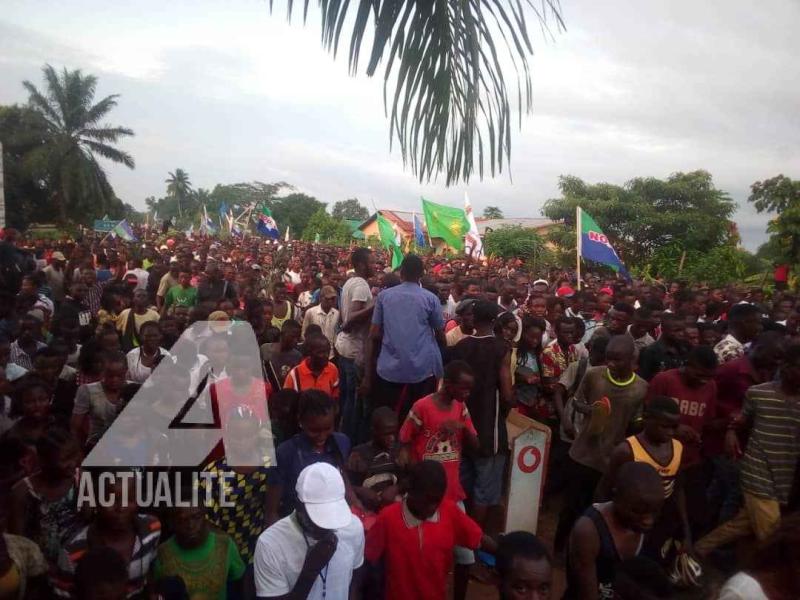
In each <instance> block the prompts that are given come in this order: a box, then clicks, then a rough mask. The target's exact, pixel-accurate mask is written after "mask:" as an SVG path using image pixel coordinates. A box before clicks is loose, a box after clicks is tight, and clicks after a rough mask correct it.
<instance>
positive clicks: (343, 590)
mask: <svg viewBox="0 0 800 600" xmlns="http://www.w3.org/2000/svg"><path fill="white" fill-rule="evenodd" d="M295 489H296V490H297V500H298V505H297V509H296V510H295V512H293V513H292V514H291V515H289V516H288V517H285V518H283V519H281V520H280V521H277V522H276V523H275V524H274V525H272V526H271V527H269V528H268V529H267V530H265V531H264V532H263V533H262V534H261V535H260V536H259V538H258V542H257V544H256V549H255V553H254V556H253V568H254V578H255V584H256V597H257V598H286V597H290V598H308V599H309V600H323V599H325V600H347V598H349V597H350V588H351V587H353V589H357V588H358V586H359V579H360V577H359V569H360V567H361V566H362V565H363V564H364V528H363V526H362V525H361V521H359V519H358V517H356V516H355V515H354V514H353V513H352V512H350V507H349V506H348V505H347V501H346V500H345V499H344V496H345V489H344V480H343V479H342V475H341V474H340V473H339V471H338V470H337V469H336V467H334V466H332V465H330V464H328V463H325V462H318V463H314V464H312V465H309V466H308V467H306V468H305V469H303V470H302V471H301V472H300V476H299V477H298V478H297V486H296V488H295Z"/></svg>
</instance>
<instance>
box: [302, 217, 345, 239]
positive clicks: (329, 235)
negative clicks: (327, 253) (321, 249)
mask: <svg viewBox="0 0 800 600" xmlns="http://www.w3.org/2000/svg"><path fill="white" fill-rule="evenodd" d="M318 234H319V240H320V241H321V242H322V243H325V244H335V245H339V246H346V245H347V244H349V243H350V238H351V234H350V228H349V227H348V226H347V223H345V222H344V221H343V220H342V219H337V218H334V217H332V216H331V215H329V214H328V213H327V211H326V210H325V209H324V208H320V209H319V210H317V212H315V213H314V214H313V215H311V218H310V219H309V220H308V224H307V225H306V227H305V229H303V235H302V239H303V240H305V241H306V242H313V241H314V240H315V239H316V237H317V235H318Z"/></svg>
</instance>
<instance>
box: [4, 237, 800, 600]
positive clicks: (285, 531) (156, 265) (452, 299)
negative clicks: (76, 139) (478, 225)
mask: <svg viewBox="0 0 800 600" xmlns="http://www.w3.org/2000/svg"><path fill="white" fill-rule="evenodd" d="M3 233H4V237H3V240H2V242H0V263H2V264H0V402H2V404H0V490H1V491H0V511H1V513H2V518H0V524H2V526H3V529H2V531H3V533H2V535H0V598H49V597H63V598H80V599H89V598H91V599H104V600H105V599H118V598H155V597H159V598H165V599H172V598H175V599H184V598H192V599H195V598H232V599H236V598H286V599H299V598H313V599H322V600H328V599H329V600H343V599H345V598H366V599H368V600H371V599H381V598H386V599H387V600H395V599H402V600H411V599H415V598H419V599H421V600H429V599H430V600H436V599H442V598H445V597H453V598H455V599H456V600H464V599H465V598H466V597H467V596H468V595H470V594H474V593H481V594H483V595H482V596H480V597H487V598H489V597H499V598H501V599H503V600H510V599H520V600H521V599H532V598H537V599H545V598H561V597H563V598H570V599H572V598H576V599H585V600H590V599H611V598H630V599H634V598H635V599H640V598H720V599H722V600H733V599H742V600H743V599H748V600H757V599H769V600H784V599H785V600H789V599H796V598H800V516H799V515H798V511H797V509H798V505H799V504H800V502H799V500H800V483H799V481H800V475H799V474H800V463H799V462H798V458H799V457H800V331H799V330H798V326H799V325H800V297H797V296H795V295H793V294H792V293H790V292H788V291H787V290H785V289H775V290H771V291H770V292H769V294H767V293H765V291H764V290H762V289H760V288H746V287H744V286H742V285H730V286H727V287H724V288H709V287H707V286H704V285H701V284H690V283H686V282H658V281H655V282H642V281H633V282H626V281H623V280H621V279H618V278H616V277H615V276H613V274H611V276H602V275H596V274H584V278H583V280H582V281H576V280H575V274H574V273H570V272H563V271H559V270H549V271H547V272H532V271H530V270H529V269H528V268H527V267H526V266H525V265H524V264H523V263H522V261H520V260H501V259H494V258H492V259H488V260H485V261H477V260H471V259H468V258H463V257H446V256H417V255H415V254H408V255H406V256H405V258H404V260H403V262H402V264H401V265H400V267H399V268H398V269H397V270H396V271H392V270H391V268H389V265H388V260H389V257H387V256H386V255H385V253H383V252H382V251H380V250H371V249H370V248H368V247H354V248H339V247H330V246H325V245H320V244H308V243H303V242H296V241H293V242H283V243H279V242H276V241H272V240H265V239H262V238H247V239H245V240H241V239H227V240H219V239H214V238H206V237H199V238H196V239H189V238H186V237H184V236H182V235H177V236H171V237H169V236H166V235H163V234H159V233H157V232H140V237H141V239H140V240H138V241H136V242H124V241H122V240H120V239H119V238H117V239H108V238H103V239H100V238H99V237H91V236H90V237H86V238H84V239H79V240H48V241H43V240H36V241H31V240H25V239H24V238H22V237H21V236H20V235H19V234H18V233H17V232H16V231H14V230H10V229H7V230H5V232H3ZM242 340H244V341H245V342H247V343H244V344H243V343H242ZM250 340H255V341H254V342H253V343H249V342H250ZM181 345H182V350H181V351H178V346H181ZM243 347H244V348H252V349H253V352H247V353H245V352H243V351H242V350H241V349H242V348H243ZM187 349H188V352H187V351H186V350H187ZM253 354H255V356H253ZM254 364H255V367H254V366H253V365H254ZM148 390H150V392H151V394H150V396H148V398H150V400H148V402H151V403H152V404H151V406H148V407H147V408H148V410H152V411H155V412H156V413H159V414H161V416H162V417H163V419H166V421H167V422H172V423H173V424H174V423H178V422H179V421H180V419H181V418H182V417H181V416H176V412H180V413H181V415H183V416H185V414H186V410H188V409H189V408H190V405H192V406H193V405H194V404H193V403H198V406H206V405H207V406H208V407H210V410H212V414H213V415H214V418H215V421H214V426H215V427H218V428H222V429H224V431H225V437H224V440H225V443H224V444H222V443H217V444H216V445H212V446H213V449H212V450H211V451H210V452H209V454H208V456H206V457H205V459H204V460H202V461H200V462H198V463H197V464H193V465H192V466H191V467H189V468H187V467H186V466H185V465H179V466H175V467H174V466H172V465H173V463H174V464H177V462H175V461H174V458H175V456H177V455H178V454H179V453H180V452H179V451H180V450H185V448H184V449H181V448H178V447H177V445H176V443H175V442H174V440H173V441H170V440H168V439H166V438H167V437H168V436H166V437H165V436H163V435H161V434H160V433H159V432H155V431H151V428H150V427H149V426H147V425H146V424H145V421H137V420H136V418H137V417H134V416H130V418H125V419H124V418H123V417H122V416H121V415H122V414H123V413H124V414H125V415H132V414H133V412H134V411H132V410H130V409H131V408H132V403H134V402H135V399H136V398H137V397H139V398H141V397H142V396H141V394H143V393H144V392H146V391H148ZM187 403H188V404H187ZM139 405H141V402H139ZM184 405H186V410H182V411H177V410H176V409H179V408H182V407H184ZM126 408H127V409H128V410H126ZM512 410H513V411H517V412H518V413H520V415H522V416H524V417H527V418H530V419H534V420H536V421H538V422H539V423H542V424H544V425H546V426H547V427H549V428H550V431H551V441H550V447H549V452H547V454H546V455H547V464H546V465H544V467H545V468H546V480H545V487H544V494H543V499H542V504H543V511H542V513H541V514H543V515H545V516H544V517H542V519H548V518H549V519H550V520H551V521H552V523H551V524H552V527H547V526H544V527H542V526H541V525H542V524H541V523H540V529H541V530H542V531H545V532H546V534H545V535H542V536H540V537H537V536H536V535H534V534H533V533H530V532H524V531H505V532H504V531H503V529H504V524H503V519H504V517H503V515H504V506H505V503H506V500H507V497H508V493H509V490H508V472H509V468H510V464H509V463H510V461H509V433H508V428H507V426H506V417H507V416H508V414H509V412H510V411H512ZM159 411H160V412H159ZM123 421H124V423H123ZM112 424H116V425H117V426H116V427H114V434H115V436H116V438H115V439H116V440H117V441H118V443H117V444H116V445H115V446H114V452H115V453H116V454H115V455H114V457H113V461H112V462H113V464H109V465H108V466H107V467H93V468H91V469H90V468H87V467H85V466H82V462H83V459H84V457H85V456H87V454H88V453H90V452H92V450H93V449H96V448H100V446H101V445H102V442H101V440H103V438H104V436H108V435H110V431H109V430H110V428H111V427H112ZM137 424H138V425H137ZM194 426H195V427H197V428H202V427H203V425H200V424H197V423H195V424H194ZM186 439H188V438H186ZM259 441H260V442H264V441H266V444H261V443H257V442H259ZM171 461H173V462H171ZM187 470H188V471H192V472H203V473H206V474H208V473H212V474H219V475H221V476H222V475H224V476H225V477H226V479H224V481H225V485H224V486H221V487H220V488H219V490H218V492H217V493H216V495H215V494H210V495H208V496H206V501H204V502H200V503H191V502H190V503H188V504H180V505H175V506H170V507H163V506H147V505H140V504H139V503H137V501H136V500H135V498H137V494H135V493H133V491H132V489H133V488H132V487H131V486H133V485H134V482H135V481H137V480H138V479H137V478H141V477H142V475H143V473H145V472H147V471H160V472H169V473H170V474H172V473H178V472H186V471H187ZM131 471H132V472H133V473H134V476H133V477H122V476H121V474H122V473H129V472H131ZM86 473H88V474H89V475H90V479H91V481H93V482H95V483H97V482H98V481H99V480H101V479H103V478H104V476H106V475H109V476H110V477H108V478H106V483H108V485H110V486H111V489H112V490H114V491H116V492H117V493H115V494H114V495H113V498H114V501H113V502H111V503H105V504H98V505H96V506H86V505H81V503H80V502H79V496H80V494H81V490H80V486H81V484H82V482H83V481H84V479H83V475H84V474H86ZM175 481H177V478H176V479H175ZM194 481H195V483H196V481H197V480H196V479H195V480H194ZM109 482H110V483H109ZM184 483H185V480H184V479H181V483H180V485H183V484H184ZM175 485H179V484H178V483H176V484H175ZM215 489H216V488H215ZM530 502H531V510H534V503H535V502H539V499H538V498H533V497H531V499H530ZM548 515H549V516H548ZM549 530H552V531H549ZM476 580H477V581H480V582H481V583H482V585H480V586H478V585H477V584H475V583H474V582H475V581H476ZM487 584H488V585H487ZM492 586H493V587H492ZM492 589H494V591H490V590H492ZM470 590H473V591H472V592H471V591H470Z"/></svg>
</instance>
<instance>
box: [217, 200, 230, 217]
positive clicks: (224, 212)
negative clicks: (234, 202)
mask: <svg viewBox="0 0 800 600" xmlns="http://www.w3.org/2000/svg"><path fill="white" fill-rule="evenodd" d="M219 216H220V218H221V219H227V218H228V205H227V204H225V200H223V201H222V204H220V205H219Z"/></svg>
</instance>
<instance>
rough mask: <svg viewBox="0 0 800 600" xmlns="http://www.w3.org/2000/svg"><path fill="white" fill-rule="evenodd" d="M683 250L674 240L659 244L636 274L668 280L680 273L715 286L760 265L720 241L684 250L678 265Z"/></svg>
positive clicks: (737, 279) (750, 272)
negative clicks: (663, 244)
mask: <svg viewBox="0 0 800 600" xmlns="http://www.w3.org/2000/svg"><path fill="white" fill-rule="evenodd" d="M683 252H684V250H683V248H682V247H681V246H680V245H679V244H677V243H675V244H670V245H668V246H665V247H664V248H659V249H658V250H657V251H656V252H655V253H654V255H653V257H652V260H651V262H650V263H649V264H648V265H647V267H646V268H645V269H644V271H643V272H642V273H639V275H648V276H658V277H663V278H665V279H667V280H668V281H669V280H674V279H677V278H678V277H681V278H683V279H686V280H688V281H694V282H704V283H708V284H709V285H715V286H716V285H725V284H728V283H733V282H741V281H743V280H744V279H745V278H747V277H748V276H750V275H753V274H755V273H758V272H759V271H760V270H761V269H762V267H763V263H761V261H759V260H758V259H757V258H756V257H755V256H754V255H752V254H751V253H749V252H747V251H746V250H743V249H741V248H737V247H736V246H733V245H731V244H724V245H721V246H717V247H716V248H711V249H710V250H707V251H700V250H687V251H686V257H685V258H684V259H683V269H681V258H682V257H683Z"/></svg>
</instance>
